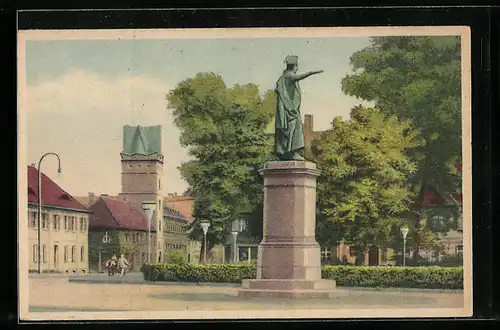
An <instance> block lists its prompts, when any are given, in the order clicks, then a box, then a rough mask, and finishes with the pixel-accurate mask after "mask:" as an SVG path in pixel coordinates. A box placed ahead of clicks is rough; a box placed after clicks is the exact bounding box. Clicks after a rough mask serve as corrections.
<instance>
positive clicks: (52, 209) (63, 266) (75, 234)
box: [28, 166, 90, 273]
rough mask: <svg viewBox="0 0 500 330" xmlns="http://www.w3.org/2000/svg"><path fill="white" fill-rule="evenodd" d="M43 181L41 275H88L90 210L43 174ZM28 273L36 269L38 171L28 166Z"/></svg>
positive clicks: (37, 246)
mask: <svg viewBox="0 0 500 330" xmlns="http://www.w3.org/2000/svg"><path fill="white" fill-rule="evenodd" d="M41 181H42V203H41V204H42V223H41V228H42V229H41V235H40V236H41V237H40V241H41V242H40V245H41V247H42V249H41V260H40V261H41V265H40V266H41V267H40V268H41V270H42V272H61V273H87V272H88V269H89V267H88V223H89V215H90V211H89V210H88V209H87V208H86V207H85V206H84V205H83V204H81V203H80V202H78V201H77V200H76V199H75V198H74V197H73V196H71V195H70V194H68V193H67V192H66V191H64V190H63V189H62V188H61V187H59V186H58V185H57V184H56V183H55V182H54V181H52V180H51V179H50V178H49V177H47V176H46V175H45V174H43V173H42V174H41ZM28 219H29V233H28V242H29V243H28V244H29V251H30V261H29V270H30V271H37V269H38V248H39V245H38V170H37V169H36V168H35V167H34V166H28Z"/></svg>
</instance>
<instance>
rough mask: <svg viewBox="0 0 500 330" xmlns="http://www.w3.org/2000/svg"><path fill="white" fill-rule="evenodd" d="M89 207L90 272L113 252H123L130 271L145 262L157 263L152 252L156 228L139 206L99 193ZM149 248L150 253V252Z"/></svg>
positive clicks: (101, 264)
mask: <svg viewBox="0 0 500 330" xmlns="http://www.w3.org/2000/svg"><path fill="white" fill-rule="evenodd" d="M89 209H90V210H91V211H92V216H91V218H90V226H89V242H90V251H89V259H90V267H91V270H92V271H98V270H102V269H104V264H105V262H106V261H107V260H108V259H110V258H111V257H112V256H113V255H115V256H117V257H118V256H119V255H120V254H122V253H123V254H124V255H125V257H126V258H127V259H128V261H129V262H130V265H131V269H132V270H133V271H139V270H140V267H141V266H142V265H143V264H145V263H148V262H151V263H157V262H158V260H156V259H155V258H158V257H159V255H157V254H156V253H155V250H156V248H155V245H156V242H157V237H156V236H157V231H156V225H155V223H151V229H150V230H148V221H147V219H146V216H145V215H144V213H143V211H142V209H139V208H137V207H136V205H135V203H134V202H132V201H129V200H126V199H124V198H123V197H121V196H115V197H111V196H107V195H101V196H100V197H99V198H98V199H97V201H96V202H95V203H94V204H92V205H91V206H90V207H89ZM149 251H151V252H149Z"/></svg>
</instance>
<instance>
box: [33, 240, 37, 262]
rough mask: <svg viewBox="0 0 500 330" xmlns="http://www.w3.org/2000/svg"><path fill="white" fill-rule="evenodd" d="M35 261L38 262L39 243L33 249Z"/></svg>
mask: <svg viewBox="0 0 500 330" xmlns="http://www.w3.org/2000/svg"><path fill="white" fill-rule="evenodd" d="M32 254H33V262H38V245H36V244H34V245H33V249H32Z"/></svg>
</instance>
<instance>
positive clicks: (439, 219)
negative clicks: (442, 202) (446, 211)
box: [432, 215, 445, 228]
mask: <svg viewBox="0 0 500 330" xmlns="http://www.w3.org/2000/svg"><path fill="white" fill-rule="evenodd" d="M432 222H433V224H434V226H436V227H437V228H444V225H445V223H444V216H442V215H435V216H433V217H432Z"/></svg>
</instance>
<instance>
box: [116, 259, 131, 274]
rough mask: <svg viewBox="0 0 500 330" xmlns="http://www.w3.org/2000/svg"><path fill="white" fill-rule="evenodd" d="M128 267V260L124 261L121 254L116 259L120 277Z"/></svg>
mask: <svg viewBox="0 0 500 330" xmlns="http://www.w3.org/2000/svg"><path fill="white" fill-rule="evenodd" d="M129 266H130V264H129V262H128V260H127V259H125V256H124V255H123V254H121V255H120V258H119V259H118V268H120V277H122V276H123V275H125V272H126V271H127V270H128V267H129Z"/></svg>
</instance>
